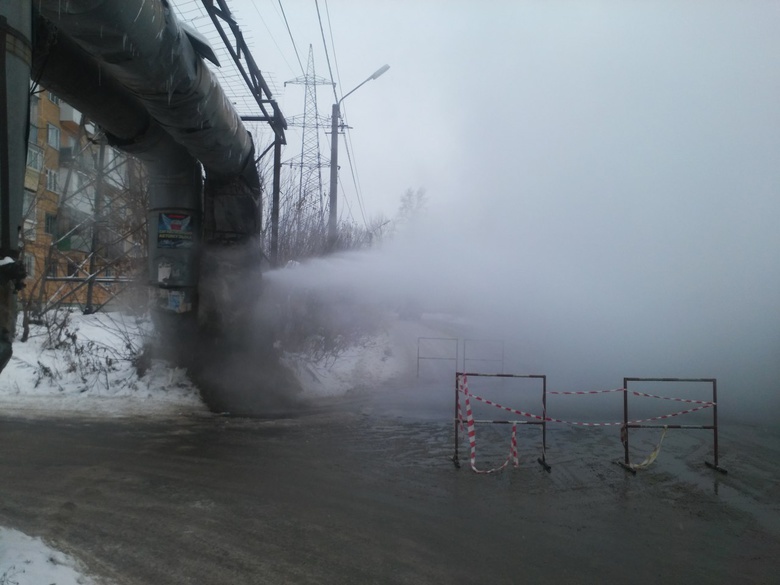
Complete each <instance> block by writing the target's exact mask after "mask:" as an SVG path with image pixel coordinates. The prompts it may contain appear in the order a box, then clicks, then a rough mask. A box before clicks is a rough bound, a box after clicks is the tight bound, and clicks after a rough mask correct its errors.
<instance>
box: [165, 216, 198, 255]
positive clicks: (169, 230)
mask: <svg viewBox="0 0 780 585" xmlns="http://www.w3.org/2000/svg"><path fill="white" fill-rule="evenodd" d="M192 244H193V233H192V216H191V215H190V214H188V213H161V214H160V216H159V220H158V222H157V247H158V248H190V247H192Z"/></svg>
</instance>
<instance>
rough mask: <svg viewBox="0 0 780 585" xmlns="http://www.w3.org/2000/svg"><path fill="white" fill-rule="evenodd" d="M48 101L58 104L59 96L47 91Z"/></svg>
mask: <svg viewBox="0 0 780 585" xmlns="http://www.w3.org/2000/svg"><path fill="white" fill-rule="evenodd" d="M49 101H51V103H53V104H56V105H60V98H59V97H57V96H56V95H54V94H53V93H52V92H49Z"/></svg>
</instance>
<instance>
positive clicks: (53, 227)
mask: <svg viewBox="0 0 780 585" xmlns="http://www.w3.org/2000/svg"><path fill="white" fill-rule="evenodd" d="M43 229H44V231H45V232H46V233H47V234H49V235H50V236H53V235H54V234H56V233H57V216H56V215H54V214H53V213H47V214H46V220H45V224H44V227H43Z"/></svg>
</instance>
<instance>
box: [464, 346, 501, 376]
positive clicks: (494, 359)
mask: <svg viewBox="0 0 780 585" xmlns="http://www.w3.org/2000/svg"><path fill="white" fill-rule="evenodd" d="M469 342H473V343H497V344H500V345H501V357H499V358H469V357H468V356H467V348H468V344H469ZM504 353H505V351H504V340H503V339H464V340H463V369H464V370H466V369H468V362H469V361H471V362H489V363H498V364H500V365H501V367H500V370H499V372H497V373H499V374H503V373H504Z"/></svg>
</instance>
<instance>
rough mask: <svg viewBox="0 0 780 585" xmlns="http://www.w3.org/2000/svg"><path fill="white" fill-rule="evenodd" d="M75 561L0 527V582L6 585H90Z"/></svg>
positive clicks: (37, 539) (29, 538)
mask: <svg viewBox="0 0 780 585" xmlns="http://www.w3.org/2000/svg"><path fill="white" fill-rule="evenodd" d="M83 573H84V569H83V568H82V567H81V566H80V564H79V563H78V561H76V560H75V559H73V558H72V557H69V556H68V555H66V554H63V553H61V552H59V551H56V550H54V549H52V548H49V547H48V546H46V544H45V543H44V542H43V541H42V540H41V539H40V538H32V537H30V536H27V535H26V534H23V533H21V532H18V531H16V530H10V529H8V528H1V527H0V583H2V584H8V585H41V584H44V585H45V584H46V583H52V584H54V583H56V585H94V583H95V581H93V580H92V579H90V578H89V577H86V576H85V575H84V574H83Z"/></svg>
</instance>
